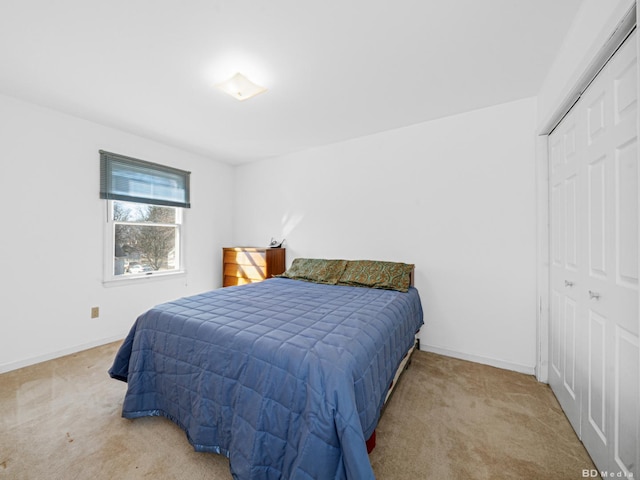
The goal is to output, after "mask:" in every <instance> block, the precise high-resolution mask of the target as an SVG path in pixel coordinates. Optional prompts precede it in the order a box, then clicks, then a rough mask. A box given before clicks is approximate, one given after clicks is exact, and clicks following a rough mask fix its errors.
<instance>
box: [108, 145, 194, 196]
mask: <svg viewBox="0 0 640 480" xmlns="http://www.w3.org/2000/svg"><path fill="white" fill-rule="evenodd" d="M190 175H191V172H186V171H184V170H178V169H177V168H172V167H166V166H164V165H158V164H157V163H151V162H147V161H144V160H138V159H137V158H131V157H125V156H124V155H118V154H117V153H111V152H105V151H104V150H100V198H104V199H108V200H122V201H125V202H138V203H149V204H152V205H165V206H171V207H183V208H190V207H191V204H190V203H189V177H190Z"/></svg>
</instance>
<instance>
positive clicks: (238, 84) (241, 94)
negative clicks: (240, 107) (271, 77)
mask: <svg viewBox="0 0 640 480" xmlns="http://www.w3.org/2000/svg"><path fill="white" fill-rule="evenodd" d="M216 88H219V89H220V90H222V91H223V92H225V93H227V94H229V95H231V96H232V97H233V98H236V99H238V100H246V99H247V98H251V97H255V96H256V95H259V94H261V93H262V92H266V91H267V89H266V88H264V87H261V86H260V85H256V84H255V83H253V82H252V81H251V80H249V79H248V78H247V77H245V76H244V75H242V74H241V73H236V74H235V75H234V76H233V77H231V78H230V79H229V80H227V81H226V82H222V83H218V84H217V85H216Z"/></svg>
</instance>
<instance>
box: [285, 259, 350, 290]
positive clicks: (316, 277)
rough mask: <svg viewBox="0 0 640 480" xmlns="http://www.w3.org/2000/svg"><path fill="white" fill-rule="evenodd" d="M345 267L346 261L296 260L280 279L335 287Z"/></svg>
mask: <svg viewBox="0 0 640 480" xmlns="http://www.w3.org/2000/svg"><path fill="white" fill-rule="evenodd" d="M346 266H347V261H346V260H325V259H321V258H296V259H294V260H293V263H292V264H291V267H290V268H289V269H288V270H287V271H286V272H284V273H283V274H282V275H280V276H281V277H286V278H292V279H294V280H305V281H307V282H315V283H326V284H329V285H335V284H336V283H338V279H339V278H340V275H342V272H344V269H345V267H346Z"/></svg>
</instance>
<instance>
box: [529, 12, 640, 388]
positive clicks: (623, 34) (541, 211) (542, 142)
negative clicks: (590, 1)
mask: <svg viewBox="0 0 640 480" xmlns="http://www.w3.org/2000/svg"><path fill="white" fill-rule="evenodd" d="M638 3H640V0H635V2H634V3H633V5H632V6H631V8H628V9H625V10H623V11H621V12H619V15H620V19H619V21H618V22H617V23H616V25H615V27H614V29H613V31H612V32H611V33H610V35H607V36H606V38H607V40H606V41H605V43H604V44H603V45H601V46H600V48H599V49H597V50H595V51H592V52H590V55H591V58H590V59H589V62H588V64H587V66H586V67H585V69H584V71H583V72H582V74H581V75H580V76H579V77H578V78H577V79H576V81H575V84H574V86H573V88H571V89H570V91H569V92H568V93H567V95H566V96H565V98H564V99H563V100H562V101H561V102H560V103H559V105H558V106H557V108H556V110H555V111H554V114H553V115H552V116H551V118H550V119H549V120H548V121H547V123H546V124H544V125H543V127H542V129H541V130H540V131H539V132H538V137H537V138H536V196H537V199H536V209H537V214H536V232H537V238H536V240H537V252H536V256H537V258H536V265H537V272H536V274H537V282H536V305H537V307H536V309H537V311H536V317H537V355H536V369H535V373H536V378H537V379H538V381H540V382H543V383H548V382H549V358H550V357H549V325H550V274H551V271H550V267H549V265H550V257H549V255H550V248H549V247H550V241H551V240H550V230H549V219H550V215H549V208H550V202H549V148H548V147H549V142H548V140H549V134H550V133H551V131H553V129H554V128H555V127H556V126H557V125H558V124H559V123H560V121H561V120H562V119H563V118H564V117H565V115H566V114H567V113H568V112H569V110H571V107H572V106H573V105H574V104H575V103H576V102H577V101H578V99H579V98H580V97H581V95H582V93H583V92H584V91H585V90H586V88H587V87H588V86H589V85H590V84H591V82H592V81H593V79H594V78H595V77H596V75H597V74H598V72H600V70H601V69H602V68H603V67H604V65H605V64H606V63H607V61H608V60H609V59H610V58H611V57H612V56H613V54H614V53H615V52H616V51H617V49H618V48H619V47H620V45H622V43H623V42H624V40H625V39H626V38H627V37H628V36H629V34H630V33H631V32H632V31H633V29H634V28H635V26H636V25H637V24H638V23H640V22H639V21H638V20H639V19H640V11H638V8H637V7H638ZM636 42H637V43H638V46H639V47H640V35H637V36H636ZM638 51H640V48H639V49H638ZM638 68H639V69H640V66H639V67H638ZM639 78H640V76H639ZM638 91H639V92H638V93H639V95H638V98H640V85H639V86H638ZM638 116H639V117H640V108H639V109H638ZM638 125H640V119H639V122H638ZM639 128H640V127H639ZM639 133H640V132H639ZM638 160H639V162H640V158H639V159H638ZM638 172H639V173H638V176H639V179H638V180H639V182H640V169H638ZM639 204H640V201H639ZM639 207H640V205H639ZM639 230H640V228H639ZM638 233H639V235H640V231H639V232H638ZM638 264H639V265H638V268H639V269H640V258H639V260H638ZM639 308H640V300H639ZM638 322H639V324H640V319H639V320H638ZM638 375H639V377H640V372H639V374H638Z"/></svg>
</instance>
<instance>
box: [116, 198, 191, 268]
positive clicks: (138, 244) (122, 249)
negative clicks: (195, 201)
mask: <svg viewBox="0 0 640 480" xmlns="http://www.w3.org/2000/svg"><path fill="white" fill-rule="evenodd" d="M110 204H111V212H112V218H111V220H112V221H113V238H114V265H113V275H114V276H119V275H149V274H152V273H154V272H170V271H175V270H179V269H180V258H179V251H180V248H179V242H180V226H181V213H182V212H181V209H179V208H176V207H165V206H158V205H150V204H144V203H128V202H122V201H117V200H114V201H111V202H110Z"/></svg>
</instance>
